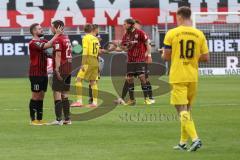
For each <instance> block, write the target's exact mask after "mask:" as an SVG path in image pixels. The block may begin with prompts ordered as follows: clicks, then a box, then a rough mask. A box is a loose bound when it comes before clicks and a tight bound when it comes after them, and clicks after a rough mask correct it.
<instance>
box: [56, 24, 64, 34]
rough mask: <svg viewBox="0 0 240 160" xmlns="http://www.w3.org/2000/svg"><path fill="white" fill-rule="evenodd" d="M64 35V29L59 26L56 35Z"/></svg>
mask: <svg viewBox="0 0 240 160" xmlns="http://www.w3.org/2000/svg"><path fill="white" fill-rule="evenodd" d="M62 33H63V27H62V26H59V27H58V28H57V30H56V34H58V35H59V34H62Z"/></svg>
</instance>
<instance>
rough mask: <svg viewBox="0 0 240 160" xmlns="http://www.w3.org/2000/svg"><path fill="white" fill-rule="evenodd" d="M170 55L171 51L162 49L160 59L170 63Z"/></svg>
mask: <svg viewBox="0 0 240 160" xmlns="http://www.w3.org/2000/svg"><path fill="white" fill-rule="evenodd" d="M171 55H172V50H171V49H166V48H164V49H163V53H162V59H163V60H165V61H170V60H171Z"/></svg>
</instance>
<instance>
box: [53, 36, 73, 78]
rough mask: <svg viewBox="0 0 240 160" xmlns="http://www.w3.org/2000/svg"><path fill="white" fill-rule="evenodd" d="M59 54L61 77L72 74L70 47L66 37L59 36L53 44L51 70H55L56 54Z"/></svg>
mask: <svg viewBox="0 0 240 160" xmlns="http://www.w3.org/2000/svg"><path fill="white" fill-rule="evenodd" d="M57 51H59V52H61V62H60V68H59V71H60V73H61V74H63V75H66V74H67V75H69V74H71V72H72V46H71V42H70V39H69V38H68V36H66V35H63V34H61V35H59V36H58V37H57V38H56V39H55V40H54V42H53V70H55V69H56V62H55V58H56V52H57Z"/></svg>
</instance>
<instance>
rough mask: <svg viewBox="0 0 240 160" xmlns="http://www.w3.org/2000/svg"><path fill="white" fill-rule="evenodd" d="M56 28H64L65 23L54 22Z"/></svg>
mask: <svg viewBox="0 0 240 160" xmlns="http://www.w3.org/2000/svg"><path fill="white" fill-rule="evenodd" d="M52 24H53V27H54V28H56V29H57V28H58V27H64V22H63V21H61V20H56V21H53V22H52Z"/></svg>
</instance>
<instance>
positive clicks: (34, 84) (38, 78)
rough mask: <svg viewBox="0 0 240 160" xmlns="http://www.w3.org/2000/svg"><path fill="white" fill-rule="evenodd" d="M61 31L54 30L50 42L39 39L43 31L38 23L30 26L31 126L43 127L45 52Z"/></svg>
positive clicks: (45, 87) (45, 79)
mask: <svg viewBox="0 0 240 160" xmlns="http://www.w3.org/2000/svg"><path fill="white" fill-rule="evenodd" d="M61 32H62V29H61V28H59V29H57V30H56V35H55V36H54V37H53V38H52V39H51V40H50V41H47V40H45V39H41V37H43V36H44V33H43V29H42V27H41V26H40V25H39V24H38V23H34V24H32V25H31V26H30V33H31V34H32V36H33V39H32V40H31V41H30V42H29V51H30V67H29V80H30V82H31V90H32V98H31V100H30V102H29V111H30V117H31V125H43V124H45V123H44V122H43V121H42V118H43V99H44V95H45V92H46V91H47V86H48V76H47V50H46V49H48V48H51V47H52V43H53V41H54V40H55V39H56V38H57V37H58V35H59V34H61Z"/></svg>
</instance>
